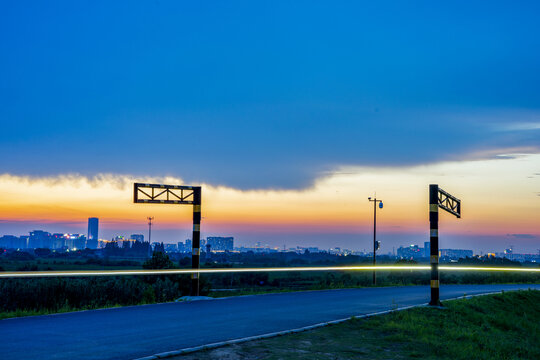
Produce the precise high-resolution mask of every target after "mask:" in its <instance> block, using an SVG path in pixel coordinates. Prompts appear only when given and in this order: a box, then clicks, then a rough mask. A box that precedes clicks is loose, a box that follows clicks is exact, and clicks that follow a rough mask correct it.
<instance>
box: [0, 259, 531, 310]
mask: <svg viewBox="0 0 540 360" xmlns="http://www.w3.org/2000/svg"><path fill="white" fill-rule="evenodd" d="M44 256H45V257H36V256H35V254H34V255H31V254H28V253H25V252H13V253H10V254H8V255H7V256H6V255H4V256H0V271H37V270H41V271H43V270H71V269H73V270H94V269H106V270H113V269H140V268H141V267H142V268H144V269H171V268H177V267H179V268H186V267H189V266H190V265H191V259H190V258H189V257H187V256H182V257H179V256H176V257H175V258H171V257H170V256H169V255H167V254H165V253H163V252H161V251H156V252H154V253H153V255H152V257H151V258H149V259H147V260H146V261H144V262H143V261H141V260H135V259H133V258H131V259H122V258H113V259H111V258H98V257H96V256H93V254H92V253H91V252H88V253H85V252H77V253H70V254H66V253H60V254H59V253H54V252H52V253H51V252H48V253H46V254H44ZM173 259H174V261H173ZM332 261H333V262H332ZM365 261H369V259H367V260H366V259H365V258H360V257H355V256H335V255H330V254H304V255H299V254H294V253H292V254H290V253H277V254H253V253H247V254H219V255H213V256H212V259H206V262H204V263H203V264H202V267H206V268H208V267H220V268H223V267H233V266H234V267H264V266H268V267H270V266H276V267H277V266H283V267H291V266H302V265H310V266H325V265H354V264H362V263H363V262H365ZM381 261H385V262H386V263H388V261H390V260H389V259H381ZM464 261H481V260H478V259H469V260H467V259H465V260H464ZM484 261H485V260H484ZM507 262H508V260H507V261H506V262H505V263H503V264H499V265H505V266H508V265H509V264H508V263H507ZM511 265H512V266H520V264H519V263H517V264H515V263H512V264H511ZM535 266H538V265H535ZM371 282H372V280H371V272H350V271H349V272H324V271H321V272H309V273H307V272H295V271H293V272H280V273H265V272H257V273H236V274H235V273H230V274H213V275H204V276H202V277H201V287H200V293H201V295H210V296H213V297H223V296H235V295H246V294H260V293H268V292H283V291H300V290H321V289H336V288H353V287H365V286H372V284H371ZM441 282H442V283H443V284H487V283H539V282H540V274H538V273H536V274H531V273H478V272H471V273H441ZM428 283H429V273H427V272H418V271H410V270H407V271H399V272H378V274H377V286H399V285H425V284H428ZM190 285H191V282H190V279H189V276H186V275H184V276H180V275H160V276H156V275H152V276H130V277H112V276H111V277H109V276H105V277H93V278H92V277H88V278H86V277H74V278H33V279H0V294H1V295H2V296H1V297H0V318H2V317H12V316H22V315H25V314H28V315H33V314H46V313H55V312H62V311H75V310H84V309H96V308H103V307H112V306H126V305H138V304H150V303H155V302H167V301H174V300H175V299H178V298H179V297H181V296H184V295H189V292H190Z"/></svg>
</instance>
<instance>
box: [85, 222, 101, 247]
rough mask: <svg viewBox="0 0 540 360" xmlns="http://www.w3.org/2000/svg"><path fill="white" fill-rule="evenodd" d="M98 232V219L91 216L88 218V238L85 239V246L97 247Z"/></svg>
mask: <svg viewBox="0 0 540 360" xmlns="http://www.w3.org/2000/svg"><path fill="white" fill-rule="evenodd" d="M98 233H99V219H98V218H95V217H92V218H88V239H87V241H86V247H87V248H89V249H97V247H98V239H99V237H98Z"/></svg>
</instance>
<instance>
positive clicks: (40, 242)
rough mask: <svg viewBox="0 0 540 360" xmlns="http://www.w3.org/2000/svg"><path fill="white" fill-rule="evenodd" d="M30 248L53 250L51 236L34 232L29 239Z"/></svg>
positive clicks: (39, 231) (37, 231) (38, 231)
mask: <svg viewBox="0 0 540 360" xmlns="http://www.w3.org/2000/svg"><path fill="white" fill-rule="evenodd" d="M28 248H30V249H38V248H49V249H50V248H51V234H50V233H48V232H46V231H42V230H34V231H31V232H30V237H29V238H28Z"/></svg>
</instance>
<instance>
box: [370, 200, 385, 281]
mask: <svg viewBox="0 0 540 360" xmlns="http://www.w3.org/2000/svg"><path fill="white" fill-rule="evenodd" d="M368 200H369V201H372V202H373V267H375V264H376V263H377V260H376V253H377V250H379V248H380V247H381V242H380V241H377V203H379V209H382V208H383V202H382V200H377V197H376V196H375V198H373V199H371V197H368ZM376 284H377V276H376V275H375V268H374V269H373V285H376Z"/></svg>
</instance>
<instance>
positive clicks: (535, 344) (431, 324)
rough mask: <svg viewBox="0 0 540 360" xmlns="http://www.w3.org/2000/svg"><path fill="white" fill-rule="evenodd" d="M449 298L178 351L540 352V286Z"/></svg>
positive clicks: (226, 354)
mask: <svg viewBox="0 0 540 360" xmlns="http://www.w3.org/2000/svg"><path fill="white" fill-rule="evenodd" d="M444 305H445V308H444V309H434V308H427V307H421V308H414V309H409V310H405V311H399V312H393V313H390V314H387V315H382V316H375V317H371V318H364V319H351V320H350V321H347V322H345V323H341V324H337V325H332V326H328V327H324V328H319V329H317V330H312V331H307V332H303V333H298V334H294V335H285V336H280V337H276V338H272V339H266V340H258V341H251V342H247V343H244V344H239V345H234V346H227V347H222V348H218V349H214V350H207V351H201V352H197V353H193V354H189V355H184V356H179V357H177V358H175V359H177V360H194V359H199V360H214V359H223V358H228V359H248V360H249V359H283V360H287V359H310V360H311V359H321V360H322V359H336V360H341V359H410V358H417V359H464V360H465V359H467V360H468V359H486V360H497V359H540V291H532V290H529V291H519V292H506V293H503V294H500V295H499V294H498V295H487V296H481V297H474V298H470V299H464V300H454V301H447V302H445V304H444Z"/></svg>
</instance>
